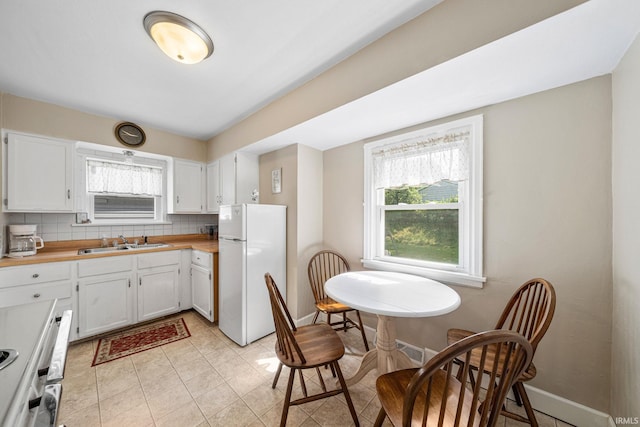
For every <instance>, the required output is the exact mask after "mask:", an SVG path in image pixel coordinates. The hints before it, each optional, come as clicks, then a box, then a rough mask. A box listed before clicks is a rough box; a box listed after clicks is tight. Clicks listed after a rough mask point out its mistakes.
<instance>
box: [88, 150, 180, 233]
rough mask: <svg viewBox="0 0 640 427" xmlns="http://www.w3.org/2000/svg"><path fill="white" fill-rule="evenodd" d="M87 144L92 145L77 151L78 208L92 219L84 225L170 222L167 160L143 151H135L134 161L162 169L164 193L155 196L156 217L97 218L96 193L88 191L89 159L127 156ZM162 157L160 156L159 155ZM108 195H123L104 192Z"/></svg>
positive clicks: (104, 159)
mask: <svg viewBox="0 0 640 427" xmlns="http://www.w3.org/2000/svg"><path fill="white" fill-rule="evenodd" d="M85 146H90V145H89V144H86V143H85V144H84V146H82V147H80V148H78V149H77V150H76V152H77V165H78V166H77V169H76V170H77V171H78V180H77V184H76V185H77V187H76V188H78V189H79V190H80V191H78V193H79V194H78V197H79V199H80V200H78V202H77V208H78V209H77V210H80V211H86V212H87V215H88V218H89V220H90V221H91V222H90V223H89V224H81V225H83V226H97V225H105V226H106V225H141V224H168V222H167V220H166V216H167V210H166V207H165V206H166V199H167V174H168V166H167V160H165V159H161V158H157V159H156V158H151V157H145V156H144V155H141V153H138V152H135V153H136V155H135V159H134V163H135V164H138V165H142V166H151V167H159V168H161V169H162V195H161V196H154V199H155V202H154V203H155V213H154V218H104V219H102V218H98V219H96V218H95V216H94V196H95V195H94V194H93V193H89V192H88V191H87V182H86V179H87V178H86V177H87V160H88V159H95V160H100V161H107V162H122V163H124V162H125V158H126V157H125V156H124V155H123V154H121V153H122V151H120V152H111V151H103V150H99V149H92V148H91V149H89V148H86V147H85ZM158 157H160V156H158ZM103 194H107V195H116V196H122V195H121V194H110V193H103Z"/></svg>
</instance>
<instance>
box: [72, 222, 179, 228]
mask: <svg viewBox="0 0 640 427" xmlns="http://www.w3.org/2000/svg"><path fill="white" fill-rule="evenodd" d="M171 224H173V223H172V222H171V221H137V222H132V221H100V222H88V223H86V224H71V226H72V227H111V226H127V225H171Z"/></svg>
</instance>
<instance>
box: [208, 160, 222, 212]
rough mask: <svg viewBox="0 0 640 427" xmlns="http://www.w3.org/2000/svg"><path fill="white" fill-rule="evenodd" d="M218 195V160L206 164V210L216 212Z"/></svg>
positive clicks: (219, 199)
mask: <svg viewBox="0 0 640 427" xmlns="http://www.w3.org/2000/svg"><path fill="white" fill-rule="evenodd" d="M221 201H222V200H221V196H220V162H219V161H217V160H216V161H215V162H213V163H209V164H208V165H207V212H211V213H218V208H219V206H220V202H221Z"/></svg>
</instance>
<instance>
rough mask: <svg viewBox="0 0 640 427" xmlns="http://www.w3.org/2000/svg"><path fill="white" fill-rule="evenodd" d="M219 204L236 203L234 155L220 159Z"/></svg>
mask: <svg viewBox="0 0 640 427" xmlns="http://www.w3.org/2000/svg"><path fill="white" fill-rule="evenodd" d="M220 191H221V197H220V204H221V205H233V204H235V203H236V155H235V153H233V154H228V155H226V156H224V157H222V158H221V159H220Z"/></svg>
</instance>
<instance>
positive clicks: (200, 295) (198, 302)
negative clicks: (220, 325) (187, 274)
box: [191, 264, 213, 322]
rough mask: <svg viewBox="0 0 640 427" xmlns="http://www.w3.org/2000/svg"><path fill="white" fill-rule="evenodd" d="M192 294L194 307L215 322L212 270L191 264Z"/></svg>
mask: <svg viewBox="0 0 640 427" xmlns="http://www.w3.org/2000/svg"><path fill="white" fill-rule="evenodd" d="M191 295H192V297H193V308H194V309H195V310H196V311H197V312H198V313H200V314H202V315H203V316H204V317H205V318H207V319H208V320H209V321H210V322H213V284H212V281H211V270H208V269H206V268H204V267H200V266H199V265H195V264H191Z"/></svg>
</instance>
